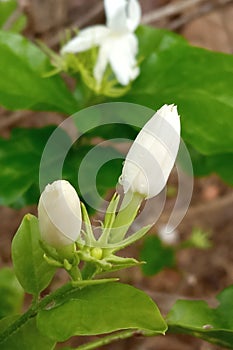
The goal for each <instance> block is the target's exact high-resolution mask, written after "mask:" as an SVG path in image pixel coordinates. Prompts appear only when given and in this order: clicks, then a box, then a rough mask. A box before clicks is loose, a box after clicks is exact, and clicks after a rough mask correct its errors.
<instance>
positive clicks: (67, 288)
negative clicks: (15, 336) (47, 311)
mask: <svg viewBox="0 0 233 350" xmlns="http://www.w3.org/2000/svg"><path fill="white" fill-rule="evenodd" d="M74 288H77V287H74V286H73V285H72V284H71V282H69V283H67V284H65V285H64V286H62V287H61V288H59V289H57V290H56V291H55V292H53V293H51V294H49V295H47V296H45V297H44V298H43V299H41V301H39V302H38V303H37V304H36V305H34V304H32V306H31V307H30V308H29V309H28V310H27V311H26V312H25V313H24V314H23V315H22V316H20V317H19V318H18V319H17V320H16V321H15V322H13V323H12V324H11V325H10V326H9V327H8V328H6V329H5V330H4V331H3V332H2V333H1V334H0V344H1V343H2V342H3V341H4V340H6V339H7V338H8V337H9V336H10V335H11V334H12V333H14V332H16V331H17V330H18V329H19V328H20V327H22V326H23V325H24V324H25V323H26V322H27V321H28V320H29V319H30V318H32V317H35V316H36V315H37V313H38V312H39V311H40V310H41V309H43V308H45V307H46V306H47V305H49V304H50V303H52V302H55V301H56V299H58V298H60V297H62V296H64V295H66V294H68V293H70V292H71V291H73V290H74Z"/></svg>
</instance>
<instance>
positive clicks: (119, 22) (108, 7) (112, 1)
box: [104, 0, 127, 32]
mask: <svg viewBox="0 0 233 350" xmlns="http://www.w3.org/2000/svg"><path fill="white" fill-rule="evenodd" d="M104 8H105V13H106V21H107V26H108V28H110V29H111V30H114V31H117V32H119V31H122V30H127V14H126V9H127V0H104Z"/></svg>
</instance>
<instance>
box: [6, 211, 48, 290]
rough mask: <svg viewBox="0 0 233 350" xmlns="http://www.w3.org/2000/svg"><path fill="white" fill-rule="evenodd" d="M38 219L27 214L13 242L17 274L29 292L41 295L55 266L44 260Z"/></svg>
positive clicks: (14, 263)
mask: <svg viewBox="0 0 233 350" xmlns="http://www.w3.org/2000/svg"><path fill="white" fill-rule="evenodd" d="M39 240H40V232H39V226H38V219H37V218H36V217H35V216H33V215H30V214H28V215H26V216H25V217H24V219H23V221H22V223H21V225H20V227H19V229H18V231H17V232H16V235H15V236H14V239H13V242H12V259H13V265H14V270H15V273H16V276H17V278H18V280H19V282H20V284H21V285H22V287H23V288H24V289H25V291H26V292H27V293H30V294H34V295H39V293H40V292H41V291H42V290H44V289H45V288H46V287H47V286H48V285H49V283H50V281H51V279H52V278H53V276H54V273H55V268H54V267H51V266H49V265H48V264H47V262H46V261H45V260H44V258H43V255H44V252H43V250H42V248H41V246H40V244H39Z"/></svg>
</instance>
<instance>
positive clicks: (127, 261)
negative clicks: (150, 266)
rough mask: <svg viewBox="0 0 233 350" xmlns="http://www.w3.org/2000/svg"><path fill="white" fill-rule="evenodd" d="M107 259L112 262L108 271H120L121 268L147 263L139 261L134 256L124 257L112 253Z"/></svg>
mask: <svg viewBox="0 0 233 350" xmlns="http://www.w3.org/2000/svg"><path fill="white" fill-rule="evenodd" d="M107 261H108V262H109V263H111V265H112V266H111V268H110V269H109V270H107V271H109V272H113V271H118V270H121V269H127V268H129V267H133V266H137V265H141V264H145V262H144V261H138V260H136V259H133V258H123V257H120V256H117V255H110V256H109V257H108V258H107Z"/></svg>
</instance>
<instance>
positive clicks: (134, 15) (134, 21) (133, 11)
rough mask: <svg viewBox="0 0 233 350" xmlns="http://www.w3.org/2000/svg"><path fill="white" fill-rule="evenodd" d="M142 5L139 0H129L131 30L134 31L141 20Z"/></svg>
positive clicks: (128, 24)
mask: <svg viewBox="0 0 233 350" xmlns="http://www.w3.org/2000/svg"><path fill="white" fill-rule="evenodd" d="M141 15H142V11H141V7H140V4H139V2H138V1H137V0H129V5H128V18H127V27H128V29H129V30H130V31H131V32H134V31H135V29H136V28H137V27H138V25H139V23H140V21H141Z"/></svg>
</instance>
